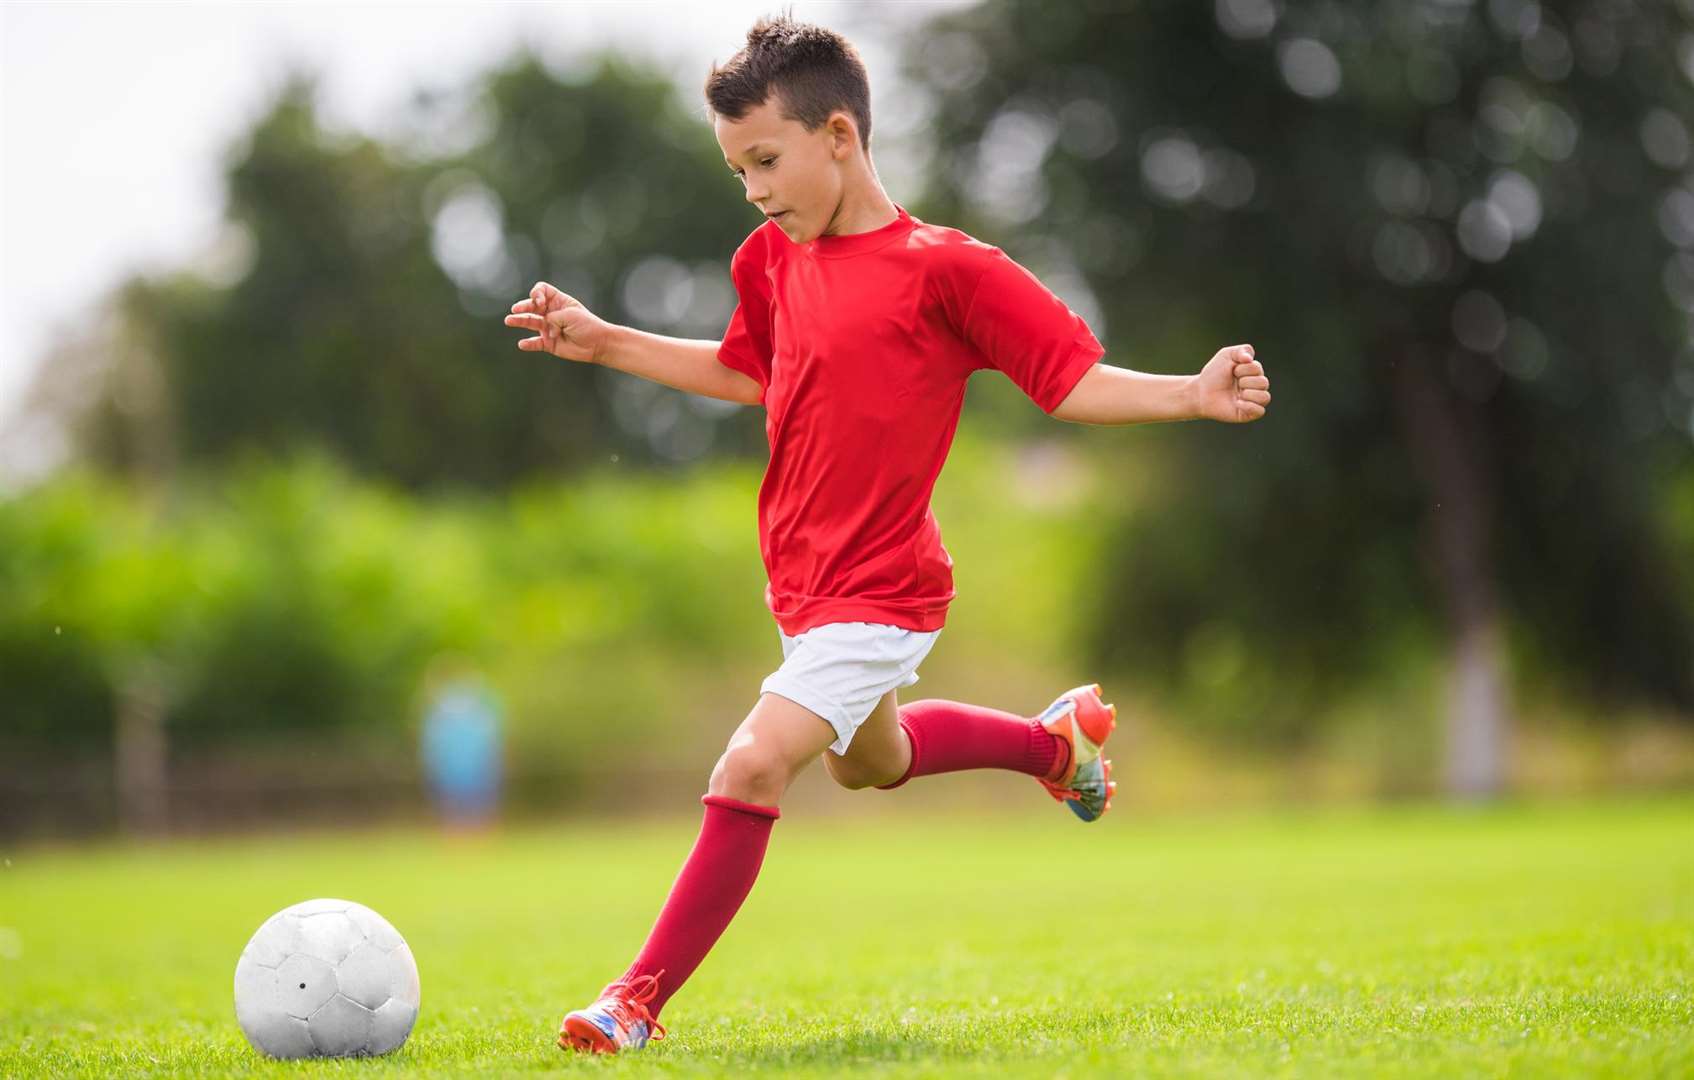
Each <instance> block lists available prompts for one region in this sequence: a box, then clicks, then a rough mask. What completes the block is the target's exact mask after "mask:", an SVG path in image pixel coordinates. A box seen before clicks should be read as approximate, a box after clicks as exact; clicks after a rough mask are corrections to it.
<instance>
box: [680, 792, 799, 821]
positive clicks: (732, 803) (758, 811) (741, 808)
mask: <svg viewBox="0 0 1694 1080" xmlns="http://www.w3.org/2000/svg"><path fill="white" fill-rule="evenodd" d="M700 801H701V802H702V803H704V804H705V805H707V806H721V807H723V808H724V809H725V810H734V811H737V812H738V813H742V814H752V815H754V816H755V817H763V818H770V819H771V820H772V821H775V820H776V819H777V818H779V817H781V816H782V811H781V810H779V809H777V808H776V807H774V806H760V805H759V804H758V803H750V802H742V801H741V800H740V799H732V798H730V797H729V796H727V795H713V794H711V793H710V792H708V793H706V794H705V795H702V796H700Z"/></svg>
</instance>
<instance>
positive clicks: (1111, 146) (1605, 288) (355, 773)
mask: <svg viewBox="0 0 1694 1080" xmlns="http://www.w3.org/2000/svg"><path fill="white" fill-rule="evenodd" d="M769 11H774V6H773V5H766V4H759V3H721V4H711V3H704V4H702V3H696V4H688V5H671V4H594V3H581V4H564V3H560V4H550V5H540V4H532V5H504V4H476V5H468V4H467V5H421V4H408V5H363V6H361V5H342V4H338V5H335V6H334V8H333V9H332V8H330V7H328V6H317V5H308V4H291V5H265V4H245V5H211V6H200V5H195V6H190V5H140V4H126V5H95V4H85V5H74V6H73V5H57V4H51V5H38V4H24V3H14V4H8V5H5V6H4V7H3V8H0V36H3V44H0V47H3V50H4V52H3V57H4V62H3V64H0V71H3V76H0V77H3V80H4V83H3V98H4V100H3V123H4V128H3V130H0V151H3V155H4V161H3V173H0V176H3V187H0V214H3V216H0V229H3V235H0V257H3V259H4V268H3V274H4V311H3V315H4V324H3V327H0V330H3V332H0V688H3V691H0V835H4V836H6V837H10V838H39V837H54V836H87V835H96V834H104V833H115V832H133V833H141V834H159V833H174V832H185V833H186V832H199V831H203V830H216V829H230V828H236V829H241V828H250V827H256V826H264V827H267V828H269V827H277V826H285V825H290V824H295V823H312V822H333V823H340V822H350V821H365V820H372V819H382V820H412V819H416V820H446V821H448V822H450V823H452V824H454V825H455V827H459V828H468V829H479V828H485V827H487V825H488V824H489V823H490V822H493V821H496V820H499V819H501V818H502V817H503V818H507V819H511V818H520V817H526V816H527V817H547V816H556V815H560V814H566V813H592V812H603V811H604V810H605V809H606V807H608V806H615V807H616V808H617V809H618V812H620V813H627V812H631V811H652V812H684V811H686V812H690V813H692V812H694V811H695V810H696V809H697V800H698V797H699V794H700V793H701V792H702V791H704V789H705V783H706V779H707V774H708V772H709V770H710V768H711V765H712V762H713V761H714V759H715V757H716V755H717V754H718V753H719V752H720V750H721V748H722V746H723V743H724V742H725V740H726V739H727V738H728V736H729V734H730V732H731V731H732V730H733V729H734V727H735V726H736V724H737V723H738V722H739V721H740V720H741V718H742V717H743V716H744V715H745V713H746V711H747V710H748V709H749V708H750V707H751V705H752V704H753V701H754V699H755V698H756V694H757V687H758V684H759V680H760V679H762V678H763V676H764V675H765V674H767V673H768V672H769V671H770V670H772V669H773V668H774V667H775V666H776V665H777V663H779V662H780V659H781V651H780V647H779V643H778V638H777V632H776V627H775V625H774V623H773V622H772V621H771V618H770V616H769V614H768V612H766V610H765V608H764V606H763V602H762V596H761V590H762V588H763V584H764V577H763V568H762V566H761V564H760V561H759V552H758V542H757V533H756V519H755V495H756V491H757V488H758V483H759V478H760V475H761V471H762V468H763V464H764V461H765V444H764V431H763V421H764V415H763V412H762V410H759V409H757V408H743V407H739V406H735V405H731V404H727V403H723V402H717V401H711V400H707V399H703V398H699V397H696V396H692V395H688V394H683V393H680V392H676V391H672V390H670V389H668V388H665V387H661V386H658V385H655V384H651V383H647V382H643V381H640V380H637V379H634V378H632V377H630V376H627V375H624V374H621V373H618V372H613V371H608V370H601V369H593V368H589V367H586V366H581V365H570V364H567V363H565V362H562V361H558V360H555V359H553V358H551V357H545V356H538V355H536V354H530V353H521V352H519V351H518V350H517V348H516V347H515V342H516V340H517V339H518V337H520V336H521V335H520V334H519V333H518V332H516V331H513V330H511V329H509V328H507V327H505V326H503V325H502V323H501V316H502V315H503V314H504V313H505V312H506V310H507V309H508V307H509V306H510V304H511V303H513V302H514V301H515V300H517V299H519V298H521V297H522V296H523V295H524V294H525V293H526V292H527V290H528V288H529V286H530V285H531V284H532V283H533V282H534V281H536V280H540V279H545V280H548V281H551V282H552V283H554V284H555V285H557V286H559V287H560V288H562V289H564V290H565V291H567V292H569V293H571V294H573V295H575V296H577V297H578V298H580V299H581V300H583V301H584V302H585V303H586V304H588V305H589V306H590V307H592V308H594V309H595V310H596V311H597V312H598V313H599V314H601V315H603V316H605V317H607V318H609V319H612V320H614V321H619V322H627V323H631V324H634V325H637V326H641V327H643V328H646V329H650V330H655V331H659V332H663V333H668V334H673V335H679V336H688V337H716V336H717V335H719V334H721V332H722V331H723V329H724V327H725V325H726V324H727V322H728V320H729V315H730V312H731V310H732V308H733V306H734V303H735V295H734V291H733V289H732V287H731V284H730V280H729V275H728V267H729V257H730V254H731V253H732V252H733V251H734V249H735V247H736V245H737V244H738V243H739V242H740V241H741V239H742V238H744V237H745V236H746V234H747V233H748V232H750V231H751V230H752V229H753V228H755V227H756V226H757V225H758V224H759V218H758V215H757V212H756V211H755V210H754V209H753V208H751V207H749V206H748V205H747V204H746V203H745V202H744V201H743V198H742V192H741V189H740V184H739V182H738V181H737V180H736V179H735V178H734V177H733V176H731V175H730V174H729V172H728V170H726V169H725V168H724V166H723V163H722V161H721V156H720V153H719V150H718V148H717V145H716V143H715V141H714V139H713V136H712V131H711V128H710V125H709V121H708V119H707V116H706V113H705V109H704V105H703V101H702V95H701V85H702V83H703V81H704V79H705V77H706V74H707V73H708V71H709V70H710V66H711V64H712V62H713V61H714V60H716V61H720V62H721V61H723V60H727V59H728V58H729V57H730V55H732V54H733V53H734V52H735V51H736V50H737V49H738V48H739V47H740V46H741V44H742V40H743V37H744V35H745V32H746V30H747V28H748V27H749V26H750V25H751V23H752V22H753V21H754V19H756V18H757V17H758V16H759V15H761V14H764V13H766V12H769ZM792 11H793V14H794V15H795V16H796V17H798V18H802V19H806V20H810V21H816V22H821V23H823V24H825V25H828V26H830V27H832V28H834V29H837V30H839V31H841V32H843V33H845V34H846V35H847V36H848V37H849V38H851V39H852V40H853V41H854V42H855V43H856V44H857V45H858V46H859V48H860V50H861V52H862V53H863V55H864V56H865V59H866V61H867V63H868V65H869V68H870V73H871V80H872V108H873V121H874V123H873V139H872V154H873V158H874V162H875V165H876V168H877V170H878V172H879V175H880V176H881V178H882V180H883V182H884V185H885V187H886V188H887V190H888V192H889V194H890V196H891V197H892V198H893V199H894V200H895V201H897V202H899V203H901V204H902V205H904V206H906V207H907V208H908V209H910V210H911V211H912V212H913V213H914V214H915V215H916V216H918V217H919V218H922V219H924V220H927V221H932V222H935V223H938V224H945V225H952V226H956V227H959V228H962V229H965V230H966V231H968V232H970V233H972V234H973V235H975V236H977V237H979V238H980V239H982V240H985V241H987V242H989V243H993V244H996V245H999V246H1001V247H1003V248H1004V249H1005V250H1006V251H1007V252H1008V253H1010V254H1011V255H1012V256H1013V257H1014V258H1016V259H1018V260H1019V261H1020V262H1022V263H1024V264H1025V265H1026V266H1028V267H1029V268H1030V269H1032V270H1033V271H1035V272H1036V273H1037V274H1038V275H1039V276H1040V277H1041V278H1042V280H1044V281H1045V282H1047V283H1048V285H1049V286H1050V287H1052V288H1053V289H1054V290H1055V291H1056V292H1057V293H1059V294H1060V295H1061V296H1062V297H1064V298H1065V299H1066V300H1067V302H1069V303H1070V304H1071V306H1072V307H1073V308H1075V309H1076V310H1077V311H1078V312H1079V313H1081V314H1082V315H1083V316H1084V317H1085V318H1086V319H1087V320H1088V322H1089V324H1090V325H1091V326H1092V327H1093V329H1094V331H1095V332H1096V334H1098V335H1099V337H1100V338H1101V340H1102V341H1103V342H1105V343H1106V345H1107V349H1108V355H1107V360H1108V362H1111V363H1114V364H1118V365H1121V366H1126V367H1132V368H1136V369H1139V370H1144V371H1154V372H1165V373H1189V372H1192V371H1195V370H1198V368H1199V367H1200V366H1201V365H1202V364H1203V363H1204V362H1205V360H1206V359H1207V358H1209V357H1210V356H1211V354H1212V353H1213V352H1214V351H1215V350H1216V349H1217V348H1219V347H1221V346H1223V345H1227V344H1233V343H1236V342H1252V343H1253V344H1254V345H1255V347H1256V349H1257V351H1258V355H1259V358H1260V359H1261V360H1263V361H1264V363H1265V365H1266V367H1267V369H1268V371H1269V373H1270V374H1271V376H1272V381H1273V389H1274V392H1275V394H1276V402H1275V405H1274V406H1273V408H1272V410H1271V413H1270V414H1269V416H1268V417H1267V418H1266V419H1265V420H1263V421H1261V422H1259V423H1256V424H1252V425H1246V426H1242V427H1231V426H1223V425H1216V424H1200V423H1187V424H1166V425H1150V426H1141V427H1129V428H1093V427H1084V426H1079V425H1067V424H1062V423H1059V422H1056V421H1053V420H1051V419H1050V418H1048V417H1046V416H1044V415H1043V414H1042V413H1041V412H1040V411H1039V410H1038V409H1037V408H1036V407H1035V406H1034V405H1033V404H1032V403H1030V402H1029V401H1028V400H1027V399H1025V398H1024V397H1023V396H1022V395H1021V394H1020V393H1019V392H1018V391H1017V390H1016V388H1015V387H1014V386H1013V385H1012V384H1011V383H1010V382H1009V381H1008V380H1006V379H1005V378H1004V377H1002V376H999V375H997V374H994V373H992V372H990V373H987V374H984V375H982V376H980V377H978V378H976V379H973V380H972V385H971V388H970V392H969V396H968V400H967V404H966V408H965V415H964V419H963V423H962V425H961V427H960V431H959V437H958V441H957V444H956V447H955V449H954V451H953V455H952V457H951V459H950V461H949V463H948V465H947V467H946V469H945V471H944V472H943V474H942V477H941V480H940V483H939V485H938V487H937V490H936V493H935V500H934V501H935V509H936V514H937V517H938V518H939V520H940V522H941V525H942V529H943V532H944V536H945V539H946V543H947V546H948V548H949V550H950V552H951V553H952V555H953V557H954V560H955V563H956V566H955V573H956V580H957V586H958V589H959V599H958V600H957V602H956V603H955V604H954V606H953V608H952V610H951V613H950V616H949V621H948V627H947V630H946V632H945V633H944V634H943V636H942V639H941V642H940V644H939V645H938V646H937V648H936V649H935V651H934V652H933V653H932V654H931V656H930V658H929V660H928V661H927V662H926V664H925V666H924V668H923V671H922V675H923V681H922V683H920V684H919V685H918V686H917V687H914V688H912V689H911V690H910V691H908V694H909V697H908V698H907V700H912V699H915V698H918V697H950V698H957V699H962V700H969V701H974V702H978V703H982V704H989V705H994V706H997V707H1000V708H1005V709H1010V710H1013V711H1017V712H1022V713H1027V714H1034V713H1035V712H1036V711H1037V710H1039V709H1040V708H1041V707H1042V706H1044V705H1045V704H1046V703H1047V702H1048V701H1050V700H1051V698H1052V697H1053V695H1054V694H1056V693H1058V692H1059V691H1061V690H1063V689H1065V688H1066V687H1069V686H1073V685H1076V684H1078V683H1081V682H1087V681H1099V682H1101V683H1102V684H1103V685H1104V686H1105V688H1106V696H1107V697H1108V698H1109V699H1114V700H1116V701H1117V702H1118V703H1119V704H1120V707H1121V710H1122V711H1121V713H1120V715H1121V717H1122V718H1123V720H1124V721H1126V723H1125V724H1124V725H1123V727H1122V728H1121V731H1122V733H1121V734H1120V735H1119V736H1118V738H1119V739H1120V740H1121V741H1122V744H1123V745H1122V746H1120V747H1119V749H1118V751H1117V753H1116V755H1115V760H1116V761H1117V762H1118V768H1119V770H1120V772H1121V774H1122V776H1123V782H1122V783H1121V784H1120V789H1121V792H1120V795H1119V797H1118V803H1119V804H1120V805H1123V806H1126V807H1129V808H1131V810H1130V812H1134V808H1137V807H1139V808H1157V807H1192V806H1216V805H1242V804H1247V805H1253V804H1268V803H1278V802H1280V803H1287V802H1305V801H1348V802H1356V801H1371V800H1388V799H1449V798H1451V799H1460V800H1486V799H1498V798H1502V797H1509V796H1516V795H1574V794H1586V793H1596V792H1616V791H1620V790H1626V789H1627V790H1635V791H1639V790H1648V789H1660V790H1663V789H1672V788H1681V789H1687V788H1689V787H1691V786H1694V344H1691V342H1694V336H1691V332H1694V134H1691V131H1694V3H1691V2H1689V0H1681V2H1680V3H1673V2H1670V0H1658V2H1641V0H1577V2H1572V3H1559V4H1539V3H1535V2H1533V0H1406V2H1404V3H1398V4H1383V5H1348V4H1341V3H1334V2H1327V0H1147V2H1142V3H1137V4H1127V3H1121V2H1105V0H1098V2H1091V3H1082V2H1078V3H1069V4H1058V5H1054V4H1041V3H1036V2H1033V0H1030V2H1022V0H1020V2H985V3H977V4H970V3H956V2H952V3H863V4H844V3H840V4H826V3H815V4H812V3H796V4H793V5H792ZM455 762H457V763H458V764H457V767H455V765H454V763H455ZM466 762H479V763H481V764H480V765H478V766H477V767H475V768H472V767H471V766H469V765H467V764H466ZM999 779H1003V778H995V777H989V776H976V775H963V776H957V777H948V778H946V779H945V781H944V782H943V783H942V784H940V785H932V786H931V787H930V788H929V789H926V790H925V791H919V790H917V789H915V788H914V789H912V790H911V791H910V792H906V791H903V792H902V793H901V794H900V795H899V796H898V797H897V798H892V799H891V798H890V797H888V796H885V795H880V794H879V795H875V796H869V797H867V796H866V795H864V794H848V793H844V792H838V791H835V790H833V789H832V788H831V787H830V785H829V784H828V782H827V779H826V778H824V777H823V776H822V773H821V770H813V771H812V772H811V773H810V774H809V775H808V777H806V778H805V779H803V780H802V782H801V784H800V786H799V787H798V788H797V790H796V792H795V795H794V796H793V798H794V799H795V800H797V801H798V803H799V804H801V805H806V806H809V807H813V808H817V809H819V810H835V809H840V810H843V811H847V812H852V813H863V812H899V808H900V807H902V806H903V807H905V808H907V809H910V807H911V805H912V803H913V801H914V800H919V801H921V800H923V799H926V798H937V797H940V796H939V795H937V792H940V793H941V794H942V795H944V796H945V797H946V798H947V799H948V800H950V801H952V802H954V803H955V804H956V803H957V801H958V800H959V799H960V798H961V797H967V796H970V795H971V794H972V793H975V794H978V795H980V797H981V801H982V803H983V805H984V807H985V808H986V807H988V806H989V805H990V804H991V801H992V798H993V793H994V792H995V791H997V790H1001V789H999V788H995V787H994V786H993V785H994V783H995V782H996V781H997V780H999ZM1018 809H1019V811H1020V812H1022V811H1025V810H1027V807H1024V806H1020V807H1019V808H1018Z"/></svg>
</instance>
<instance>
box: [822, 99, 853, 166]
mask: <svg viewBox="0 0 1694 1080" xmlns="http://www.w3.org/2000/svg"><path fill="white" fill-rule="evenodd" d="M824 130H825V131H827V132H829V149H830V152H831V153H832V154H833V155H835V156H836V157H846V156H848V155H850V154H851V153H852V152H853V147H854V146H855V145H857V143H858V141H859V132H858V130H857V129H856V128H855V126H854V124H853V118H852V117H851V116H849V115H848V114H847V112H846V111H845V110H842V109H837V110H836V111H835V112H832V113H830V114H829V119H828V120H825V121H824Z"/></svg>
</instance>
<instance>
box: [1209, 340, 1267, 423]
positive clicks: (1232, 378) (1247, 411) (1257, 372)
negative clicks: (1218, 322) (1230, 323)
mask: <svg viewBox="0 0 1694 1080" xmlns="http://www.w3.org/2000/svg"><path fill="white" fill-rule="evenodd" d="M1270 401H1271V395H1270V377H1269V376H1267V375H1266V374H1265V367H1264V365H1263V364H1261V363H1259V361H1258V360H1256V359H1254V357H1253V346H1251V345H1231V346H1230V347H1229V348H1227V349H1219V350H1218V352H1217V355H1216V356H1213V357H1212V358H1211V360H1209V361H1207V363H1206V366H1205V367H1203V368H1201V369H1200V373H1199V374H1198V375H1196V376H1194V403H1195V406H1196V408H1197V410H1198V412H1199V415H1200V417H1201V418H1203V419H1206V420H1220V421H1222V422H1223V423H1226V424H1245V423H1248V422H1249V421H1252V420H1257V419H1259V417H1261V416H1263V415H1265V410H1266V409H1268V408H1270Z"/></svg>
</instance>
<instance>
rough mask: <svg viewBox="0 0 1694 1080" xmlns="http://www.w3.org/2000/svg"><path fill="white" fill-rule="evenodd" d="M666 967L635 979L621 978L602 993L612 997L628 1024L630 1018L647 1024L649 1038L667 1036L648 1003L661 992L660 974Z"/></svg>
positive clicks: (655, 1038) (614, 1004)
mask: <svg viewBox="0 0 1694 1080" xmlns="http://www.w3.org/2000/svg"><path fill="white" fill-rule="evenodd" d="M664 973H665V972H664V969H663V968H661V969H659V971H658V973H657V974H654V975H637V976H636V977H635V978H633V979H619V980H617V981H616V982H614V983H612V984H611V985H609V986H607V987H606V992H605V993H604V994H603V995H602V996H603V997H608V998H611V999H612V1002H613V1007H614V1008H617V1009H618V1011H619V1013H620V1015H621V1018H622V1019H623V1020H624V1023H625V1025H626V1026H627V1025H628V1023H629V1021H630V1020H640V1021H642V1022H643V1023H645V1024H646V1025H647V1032H648V1034H647V1037H648V1038H649V1039H654V1040H658V1039H662V1038H664V1037H665V1025H663V1024H661V1023H659V1022H658V1021H657V1020H655V1019H653V1014H652V1013H650V1012H648V1011H647V1003H648V1002H649V1001H652V1000H653V996H654V995H655V994H657V993H658V992H659V976H660V975H663V974H664Z"/></svg>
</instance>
